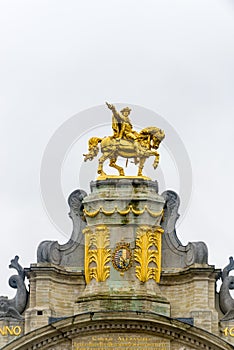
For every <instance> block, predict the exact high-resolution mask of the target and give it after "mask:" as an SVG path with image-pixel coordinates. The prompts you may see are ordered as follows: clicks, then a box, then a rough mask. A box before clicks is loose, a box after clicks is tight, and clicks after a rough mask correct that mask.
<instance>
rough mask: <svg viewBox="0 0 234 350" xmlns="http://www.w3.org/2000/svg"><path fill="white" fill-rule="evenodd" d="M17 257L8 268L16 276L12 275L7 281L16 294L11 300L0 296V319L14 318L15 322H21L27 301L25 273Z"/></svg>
mask: <svg viewBox="0 0 234 350" xmlns="http://www.w3.org/2000/svg"><path fill="white" fill-rule="evenodd" d="M18 260H19V257H18V256H15V258H14V259H12V260H11V264H10V265H9V268H13V269H16V270H17V272H18V275H13V276H11V277H10V279H9V285H10V286H11V287H12V288H15V289H17V293H16V295H15V297H14V298H13V299H8V297H4V296H0V319H5V318H8V317H10V318H14V319H17V320H22V319H23V317H22V316H21V314H22V313H23V311H24V309H25V307H26V304H27V300H28V291H27V289H26V286H25V283H24V280H25V271H24V269H23V267H22V266H21V265H20V264H19V263H18Z"/></svg>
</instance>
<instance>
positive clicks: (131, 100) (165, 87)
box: [0, 0, 234, 296]
mask: <svg viewBox="0 0 234 350" xmlns="http://www.w3.org/2000/svg"><path fill="white" fill-rule="evenodd" d="M0 49H1V55H0V77H1V79H0V108H1V128H0V156H1V158H0V159H1V163H0V164H1V173H0V198H1V200H0V219H1V237H2V239H1V245H0V266H1V271H0V274H1V288H0V295H3V294H8V295H10V296H11V295H14V291H11V290H10V287H8V286H7V283H8V282H7V279H8V276H10V275H11V273H12V272H14V271H10V270H8V265H9V262H10V260H11V259H12V258H13V257H14V256H15V255H16V254H18V255H19V256H20V262H21V263H22V265H23V266H25V267H26V266H29V265H30V263H33V262H36V249H37V246H38V244H39V242H41V241H42V240H45V239H56V240H58V241H59V242H61V243H62V242H65V241H66V240H67V239H68V237H69V233H70V231H69V229H70V230H71V224H70V221H69V218H68V217H67V212H68V208H67V211H65V212H64V220H65V221H66V222H67V226H68V231H69V232H67V237H66V234H65V235H64V233H63V232H61V231H59V230H57V228H56V227H55V226H54V225H53V224H52V223H51V221H50V218H49V217H48V215H47V213H46V211H45V209H44V205H43V202H42V198H41V189H40V169H41V161H42V159H43V155H44V152H45V150H46V147H47V144H48V143H49V141H50V140H51V138H52V137H53V135H54V133H55V132H56V130H57V129H58V128H59V127H60V126H61V125H64V124H65V125H66V123H67V121H68V120H70V118H71V117H72V116H74V115H76V114H77V113H79V112H81V111H84V110H86V109H88V108H91V107H94V106H97V105H103V104H104V101H109V102H112V103H122V104H127V105H128V104H129V105H138V106H143V107H145V108H147V109H149V110H151V111H154V112H155V113H156V114H158V115H159V116H161V117H162V118H164V120H165V121H166V122H167V123H168V125H171V126H172V127H173V129H174V130H175V135H179V137H180V139H181V141H182V142H183V144H184V146H185V149H186V150H187V152H188V155H189V158H190V162H191V165H192V169H193V193H192V198H191V201H190V206H189V209H188V210H187V212H186V215H184V218H183V221H182V222H181V224H180V225H179V227H178V236H179V238H180V240H181V241H182V242H183V244H187V242H188V241H198V240H203V241H205V242H206V244H207V245H208V249H209V263H210V264H215V265H216V267H217V268H219V267H223V266H225V265H226V263H227V262H228V257H229V256H230V255H233V254H234V244H233V228H232V222H233V220H232V219H233V212H234V206H233V200H232V198H233V197H234V185H233V177H234V176H233V175H234V165H233V151H234V121H233V115H234V98H233V97H234V2H233V0H152V1H151V0H146V1H144V2H143V1H137V0H118V1H110V0H108V1H107V0H99V1H94V0H93V1H89V0H88V1H77V0H70V1H64V0H63V1H60V0H47V1H45V0H40V1H38V0H33V1H32V0H30V1H29V0H27V1H26V0H25V1H24V0H7V1H5V0H2V1H1V2H0ZM103 108H105V107H103ZM105 113H107V114H108V113H109V112H108V111H106V112H105ZM78 117H79V115H78ZM138 117H139V116H138ZM80 119H81V121H80V123H81V124H83V123H84V122H85V121H84V119H82V117H81V118H80ZM146 120H147V118H146ZM155 120H156V119H155ZM110 121H111V115H110ZM132 121H133V124H134V110H133V112H132ZM156 122H157V120H156V121H155V124H156ZM95 123H96V121H95ZM142 124H144V121H143V122H142ZM145 126H147V125H145ZM156 126H160V125H156ZM98 130H99V131H100V133H102V132H104V131H105V132H106V129H105V130H104V129H102V127H100V128H99V129H98ZM98 130H97V131H98ZM95 134H96V130H95ZM79 135H80V131H79V130H77V137H79ZM90 135H91V136H92V135H93V134H92V132H89V130H88V131H87V133H86V134H84V135H82V138H81V139H82V140H81V139H80V140H81V141H82V142H81V141H79V140H78V141H77V143H76V144H74V145H73V147H71V148H70V153H69V152H68V153H67V158H66V160H64V163H63V166H62V168H61V174H62V175H61V186H62V188H63V193H64V197H65V198H67V197H68V195H69V193H70V192H71V191H72V190H74V189H76V188H77V187H78V186H79V185H80V184H79V174H78V175H77V173H78V172H79V171H81V170H80V169H84V167H85V166H87V168H86V169H91V168H89V167H90V165H88V164H87V165H86V164H85V165H84V164H83V163H82V162H83V159H82V156H81V155H82V153H84V152H86V149H83V147H86V146H84V145H85V143H86V142H87V139H88V137H89V136H90ZM86 136H87V139H86ZM93 136H94V135H93ZM97 136H99V135H97ZM79 142H81V143H79ZM175 147H176V146H175ZM169 153H170V152H169ZM76 154H77V156H76ZM163 156H164V158H163ZM161 158H162V160H161V165H160V169H161V170H160V171H161V173H163V174H164V175H165V176H164V177H167V178H166V180H165V182H166V183H165V185H166V188H168V189H175V190H176V191H180V190H181V188H179V185H178V181H179V180H178V172H177V173H176V164H173V162H172V161H169V158H170V154H167V150H166V149H165V148H164V149H163V147H162V151H161ZM163 159H164V160H163ZM165 159H168V161H165ZM74 174H75V175H74ZM155 174H156V176H155V178H157V174H159V172H158V173H155ZM166 174H167V175H166ZM168 174H170V175H168ZM173 174H174V176H173ZM95 176H96V174H93V178H95ZM159 177H160V176H159ZM158 180H159V179H158ZM82 185H83V182H82ZM182 185H183V184H182ZM182 185H181V186H182ZM84 186H85V184H84ZM87 188H88V184H87ZM161 189H163V184H162V186H161Z"/></svg>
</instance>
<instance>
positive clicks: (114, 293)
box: [75, 177, 170, 316]
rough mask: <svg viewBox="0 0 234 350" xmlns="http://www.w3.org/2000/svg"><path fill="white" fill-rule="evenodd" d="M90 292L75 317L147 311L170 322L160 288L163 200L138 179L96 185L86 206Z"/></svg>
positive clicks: (153, 185) (81, 300) (155, 189)
mask: <svg viewBox="0 0 234 350" xmlns="http://www.w3.org/2000/svg"><path fill="white" fill-rule="evenodd" d="M83 204H84V214H85V217H86V221H87V227H86V228H85V229H84V231H83V233H84V235H85V279H86V283H87V286H86V289H85V291H84V293H83V294H82V295H81V296H80V297H79V299H78V300H77V307H76V308H75V311H77V312H82V311H88V310H90V311H93V310H96V311H98V310H104V309H110V308H111V309H113V310H134V311H137V310H143V311H152V312H155V313H159V314H163V315H167V316H169V314H170V310H169V309H170V307H169V303H168V302H167V300H166V299H165V298H164V297H163V296H162V295H161V292H160V289H159V287H158V282H159V280H160V273H161V240H162V234H163V229H162V228H161V227H160V222H161V219H162V215H163V206H164V199H163V197H161V196H159V195H158V185H157V182H153V181H150V180H145V179H142V178H139V177H135V178H134V177H131V178H110V179H106V180H99V181H95V182H92V183H91V194H90V195H89V196H87V197H85V199H84V200H83Z"/></svg>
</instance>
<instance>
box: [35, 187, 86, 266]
mask: <svg viewBox="0 0 234 350" xmlns="http://www.w3.org/2000/svg"><path fill="white" fill-rule="evenodd" d="M86 196H87V194H86V192H85V191H83V190H76V191H74V192H72V193H71V195H70V196H69V198H68V204H69V206H70V213H69V216H70V218H71V219H72V222H73V231H72V235H71V238H70V239H69V241H68V242H67V243H66V244H62V245H61V244H59V243H58V242H57V241H43V242H41V243H40V245H39V247H38V249H37V262H39V263H40V262H49V263H52V264H55V265H60V266H80V267H83V264H84V262H83V260H84V246H83V244H84V243H83V235H82V230H83V229H84V228H85V226H86V220H85V217H84V214H83V204H82V201H83V199H84V198H85V197H86Z"/></svg>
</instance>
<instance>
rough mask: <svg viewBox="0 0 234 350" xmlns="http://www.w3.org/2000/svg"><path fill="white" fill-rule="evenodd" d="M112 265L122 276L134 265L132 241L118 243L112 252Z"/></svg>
mask: <svg viewBox="0 0 234 350" xmlns="http://www.w3.org/2000/svg"><path fill="white" fill-rule="evenodd" d="M112 265H113V267H114V268H115V269H116V270H117V271H119V272H120V275H122V276H123V275H124V272H125V271H127V270H128V269H130V267H131V266H132V251H131V248H130V243H125V242H119V243H117V244H116V247H115V250H114V252H113V254H112Z"/></svg>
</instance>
